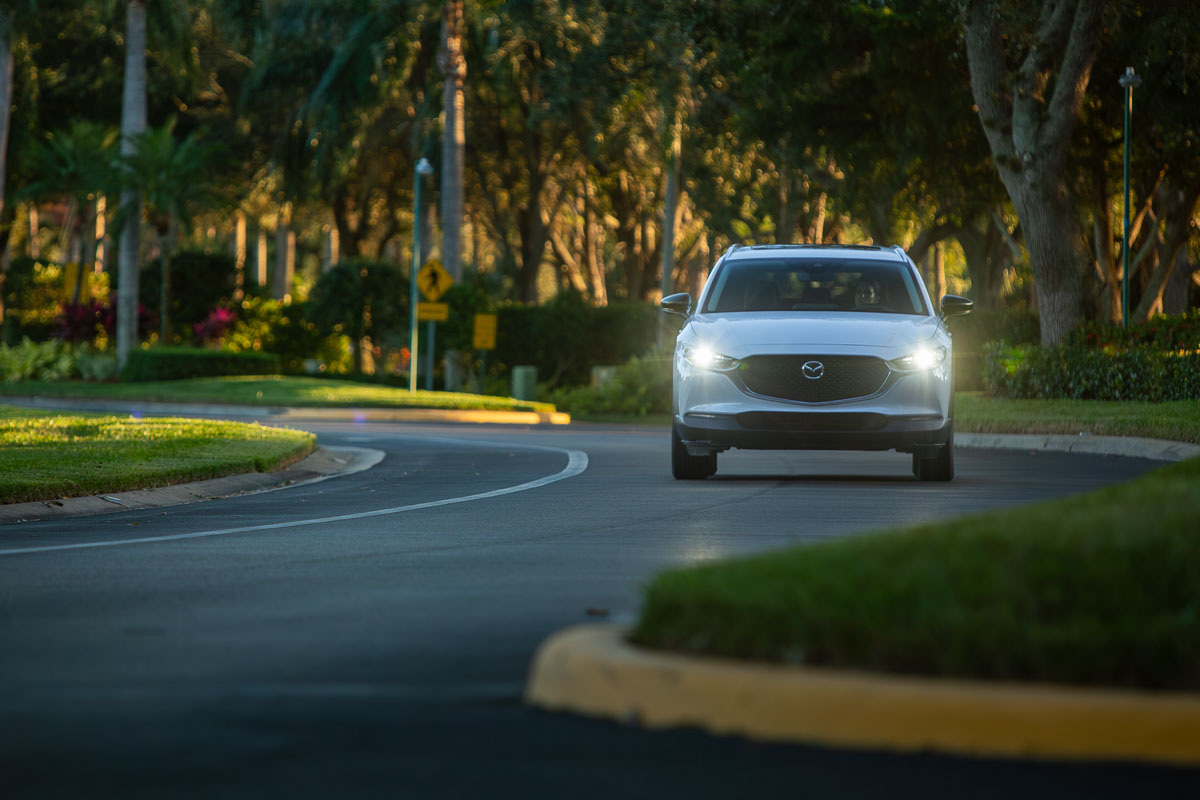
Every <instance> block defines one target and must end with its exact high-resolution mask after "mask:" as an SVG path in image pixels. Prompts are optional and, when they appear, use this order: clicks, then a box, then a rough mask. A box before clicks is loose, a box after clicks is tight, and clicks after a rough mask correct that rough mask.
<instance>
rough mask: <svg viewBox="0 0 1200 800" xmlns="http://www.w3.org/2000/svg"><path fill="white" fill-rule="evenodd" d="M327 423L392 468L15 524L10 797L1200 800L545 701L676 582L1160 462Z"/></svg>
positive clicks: (1089, 769) (1168, 783)
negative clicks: (609, 623) (614, 630)
mask: <svg viewBox="0 0 1200 800" xmlns="http://www.w3.org/2000/svg"><path fill="white" fill-rule="evenodd" d="M305 427H307V428H309V429H311V430H316V431H317V432H318V433H319V435H320V441H321V442H322V443H325V444H344V445H357V446H365V447H375V448H379V449H381V450H384V451H386V453H387V456H386V458H385V459H384V460H383V462H382V463H380V464H379V465H378V466H376V467H375V468H373V469H371V470H369V471H367V472H364V473H360V474H357V475H353V476H347V477H343V478H335V479H331V480H328V481H325V482H322V483H318V484H313V485H311V486H301V487H292V488H289V489H284V490H280V491H275V492H271V493H266V494H260V495H254V496H249V497H242V498H235V499H226V500H217V501H210V502H206V503H198V504H194V505H189V506H180V507H176V508H171V509H167V510H165V511H163V510H154V511H145V512H130V513H120V514H113V515H107V516H103V517H94V518H89V519H74V520H64V521H61V522H53V521H48V522H41V523H25V524H18V525H6V526H3V527H0V796H3V797H53V796H68V797H97V796H118V797H143V796H144V797H163V796H171V797H181V796H204V797H211V796H221V797H230V796H234V797H236V796H247V797H263V796H289V797H290V796H317V797H329V796H385V797H534V798H541V797H546V798H559V797H572V798H578V797H597V798H600V797H603V798H610V797H613V798H623V797H686V798H699V797H783V796H786V797H839V798H858V797H888V798H895V797H923V798H924V797H947V798H984V797H997V798H999V797H1004V798H1008V797H1014V796H1018V795H1019V796H1021V797H1022V798H1023V800H1024V798H1034V797H1047V798H1064V797H1087V798H1102V797H1134V796H1137V797H1155V798H1164V797H1197V796H1200V770H1179V769H1168V768H1157V767H1146V766H1136V765H1122V764H1101V765H1096V764H1091V765H1081V764H1060V763H1048V762H1018V761H1004V760H980V759H968V758H955V757H947V756H940V755H932V754H919V755H897V754H888V753H873V752H858V751H841V750H828V749H823V748H819V747H804V746H782V745H763V744H756V743H752V742H748V741H745V740H741V739H736V738H722V737H711V736H707V735H704V734H701V733H698V732H694V731H675V732H646V731H642V730H639V729H637V728H634V727H629V726H623V725H618V724H614V723H609V722H603V721H596V720H590V719H584V718H579V717H574V716H571V715H565V714H550V713H545V712H541V711H536V710H533V709H529V708H526V707H524V706H523V705H521V703H520V695H521V691H522V688H523V684H524V680H525V677H526V673H527V669H528V666H529V661H530V658H531V656H532V654H533V651H534V649H535V648H536V646H537V645H538V643H539V642H541V640H542V639H543V638H545V636H546V635H548V634H549V633H551V632H553V631H555V630H558V629H560V628H563V627H565V626H568V625H571V624H575V623H578V622H583V621H587V620H588V619H589V614H590V615H592V616H593V617H594V616H595V615H596V614H597V613H598V612H603V613H606V614H607V615H608V617H607V618H608V619H610V620H612V619H615V620H617V621H622V620H628V619H632V617H633V615H634V614H635V613H636V610H637V606H638V601H639V589H640V587H641V585H642V584H643V583H644V581H645V580H646V579H647V578H648V577H649V576H650V575H652V574H653V573H654V572H656V571H658V570H660V569H662V568H664V567H668V566H673V565H677V564H687V563H693V562H698V561H703V560H708V559H713V558H720V557H724V556H728V555H732V554H736V553H749V552H756V551H761V550H766V549H771V548H778V547H783V546H787V545H792V544H800V543H805V542H812V541H817V540H821V539H826V538H829V537H838V536H846V535H853V534H856V533H860V532H864V531H868V530H871V529H876V528H880V527H886V526H890V525H893V524H897V523H905V522H916V521H921V520H928V519H934V518H938V517H946V516H951V515H960V514H964V513H969V512H977V511H982V510H986V509H989V508H995V507H1001V506H1008V505H1012V504H1014V503H1024V502H1032V501H1036V500H1039V499H1043V498H1049V497H1057V496H1063V495H1068V494H1072V493H1077V492H1082V491H1086V490H1089V489H1093V488H1096V487H1099V486H1103V485H1106V484H1110V483H1114V482H1118V481H1122V480H1126V479H1128V478H1130V477H1133V476H1135V475H1138V474H1140V473H1142V472H1144V471H1146V470H1147V469H1150V468H1152V467H1153V466H1155V464H1154V463H1153V462H1148V461H1139V460H1136V459H1127V458H1111V457H1110V458H1102V457H1094V456H1079V455H1063V454H1051V453H1037V454H1030V453H1002V452H994V451H969V450H964V449H961V448H960V450H959V453H958V461H959V464H958V467H959V478H958V479H957V480H955V481H954V482H953V483H951V484H949V485H937V484H928V483H919V482H916V481H915V480H913V479H912V477H911V474H910V472H909V460H908V458H907V457H906V456H902V455H898V454H895V453H880V454H858V453H854V454H839V453H733V454H728V455H726V456H723V457H722V464H721V471H720V473H719V474H718V475H717V476H716V477H715V478H713V479H710V480H708V481H704V482H695V483H693V482H676V481H673V480H671V478H670V474H669V463H668V462H669V458H668V441H667V435H666V433H665V432H664V431H636V430H628V429H621V428H617V427H609V428H603V427H586V426H573V427H571V428H570V429H547V430H524V429H511V428H498V427H483V428H481V427H459V426H424V427H421V426H412V425H383V424H375V425H371V424H353V423H344V424H343V423H320V424H317V423H314V424H312V425H305ZM514 489H518V490H516V491H514ZM472 497H474V499H463V498H472ZM445 501H455V502H445ZM414 506H417V507H416V508H414ZM322 520H323V521H322ZM246 528H255V530H245V529H246ZM134 540H150V541H141V542H137V541H134ZM97 543H101V544H104V545H105V546H101V547H94V546H88V545H94V544H97ZM78 545H85V546H78ZM108 545H112V546H108ZM63 546H68V547H66V548H65V549H49V550H45V551H40V552H39V551H33V552H22V553H12V552H9V553H8V554H5V553H4V551H13V550H23V551H30V550H33V549H35V548H63Z"/></svg>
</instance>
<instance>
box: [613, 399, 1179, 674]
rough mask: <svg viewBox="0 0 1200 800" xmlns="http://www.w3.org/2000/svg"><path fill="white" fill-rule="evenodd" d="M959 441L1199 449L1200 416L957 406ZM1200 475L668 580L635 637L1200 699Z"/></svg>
mask: <svg viewBox="0 0 1200 800" xmlns="http://www.w3.org/2000/svg"><path fill="white" fill-rule="evenodd" d="M957 402H958V408H957V414H956V420H955V422H956V427H957V428H958V429H959V430H966V431H970V430H975V431H997V432H999V431H1002V432H1009V433H1027V432H1041V433H1078V432H1079V431H1090V432H1093V433H1097V434H1109V435H1138V436H1153V437H1157V438H1163V439H1174V440H1181V441H1193V442H1195V441H1200V404H1198V403H1196V402H1184V403H1161V404H1155V403H1101V402H1088V401H1065V400H1064V401H1037V400H995V399H991V398H985V397H981V396H977V395H959V397H958V401H957ZM1197 498H1200V459H1194V460H1192V461H1188V462H1185V463H1182V464H1176V465H1172V466H1169V467H1164V468H1162V469H1159V470H1157V471H1155V472H1152V473H1150V474H1148V475H1146V476H1143V477H1142V478H1139V479H1138V480H1135V481H1132V482H1130V483H1127V484H1124V485H1121V486H1116V487H1112V488H1109V489H1105V490H1102V491H1099V492H1094V493H1090V494H1086V495H1082V496H1078V497H1074V498H1069V499H1066V500H1058V501H1052V502H1047V503H1043V504H1040V505H1036V506H1030V507H1023V508H1016V509H1011V510H1008V511H1003V512H992V513H988V514H983V515H979V516H974V517H967V518H963V519H957V520H951V521H949V522H942V523H937V524H931V525H925V526H921V527H917V528H907V529H899V530H895V531H884V532H880V533H876V534H870V535H866V536H861V537H855V538H850V539H843V540H839V541H836V542H829V543H824V544H819V545H813V546H807V547H800V548H795V549H791V550H786V551H783V552H777V553H769V554H766V555H762V556H757V557H753V558H746V559H739V560H733V561H727V562H721V563H715V564H708V565H703V566H698V567H693V568H688V569H681V570H674V571H671V572H666V573H663V574H661V575H659V576H658V577H657V578H655V579H654V581H653V583H652V584H651V585H650V587H649V588H648V590H647V592H646V602H645V604H644V607H643V610H642V615H641V619H640V621H639V622H638V625H637V628H636V631H635V633H634V638H635V640H636V641H638V642H640V643H642V644H644V645H646V646H649V647H657V648H664V649H669V650H679V651H684V652H691V653H703V654H708V655H716V656H727V657H732V658H743V659H755V660H765V661H774V662H783V663H792V664H809V665H820V666H829V667H839V668H849V669H863V670H877V671H882V672H893V673H903V674H917V675H931V676H947V677H948V676H953V677H962V678H976V679H995V680H1025V681H1050V682H1059V683H1067V684H1083V685H1106V686H1127V687H1141V688H1150V689H1182V690H1187V691H1197V690H1200V524H1198V523H1197V516H1196V514H1197V511H1196V500H1197Z"/></svg>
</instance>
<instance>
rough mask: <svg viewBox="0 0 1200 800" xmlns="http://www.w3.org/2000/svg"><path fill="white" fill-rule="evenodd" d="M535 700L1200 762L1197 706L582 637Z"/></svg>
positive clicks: (736, 722) (1031, 753) (620, 714)
mask: <svg viewBox="0 0 1200 800" xmlns="http://www.w3.org/2000/svg"><path fill="white" fill-rule="evenodd" d="M525 699H526V702H528V703H531V704H533V705H536V706H540V707H543V708H547V709H552V710H565V711H575V712H579V713H583V714H588V715H592V716H600V717H608V718H612V719H617V720H622V721H627V722H637V723H639V724H641V725H644V726H646V727H649V728H668V727H678V726H688V727H699V728H703V729H705V730H708V731H710V732H713V733H719V734H729V733H732V734H739V735H743V736H747V737H750V738H754V739H763V740H773V741H794V742H810V743H818V744H825V745H832V746H838V747H863V748H877V749H892V750H902V751H915V750H939V751H944V752H952V753H965V754H971V755H988V756H1006V757H1014V756H1015V757H1022V756H1027V757H1038V758H1061V759H1086V760H1099V759H1104V760H1114V759H1117V760H1138V761H1159V762H1169V763H1176V764H1200V695H1196V694H1166V693H1162V694H1160V693H1150V692H1136V691H1117V690H1114V691H1105V690H1091V689H1082V688H1065V687H1051V686H1040V685H1018V684H1005V683H986V682H972V681H960V680H940V679H922V678H909V677H891V676H884V675H874V674H868V673H859V672H849V671H838V670H826V669H814V668H808V667H788V666H775V665H768V664H753V663H742V662H735V661H728V660H720V659H713V658H697V657H689V656H682V655H676V654H668V653H659V652H655V651H649V650H645V649H640V648H636V647H634V646H632V645H630V644H628V643H627V642H626V641H625V630H624V629H623V628H621V627H618V626H615V625H582V626H578V627H575V628H570V629H568V630H565V631H562V632H560V633H558V634H556V635H554V636H552V637H551V638H549V639H547V640H546V642H544V643H543V644H542V646H541V648H539V650H538V652H537V654H536V656H535V658H534V665H533V670H532V672H531V674H530V678H529V683H528V685H527V686H526V689H525Z"/></svg>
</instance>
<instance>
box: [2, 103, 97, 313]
mask: <svg viewBox="0 0 1200 800" xmlns="http://www.w3.org/2000/svg"><path fill="white" fill-rule="evenodd" d="M116 141H117V133H116V131H115V130H112V129H110V128H106V127H105V126H104V125H101V124H100V123H96V122H89V121H87V120H75V121H74V122H72V123H71V126H70V127H69V128H67V129H66V130H62V131H52V132H50V133H48V134H46V137H45V138H44V139H43V140H42V141H40V142H37V143H36V144H35V145H34V147H33V151H32V153H31V154H30V167H31V171H32V173H33V174H34V175H36V176H38V179H37V180H36V181H35V182H33V183H31V184H28V185H27V186H25V187H24V188H23V189H22V190H21V191H20V192H19V196H20V197H28V198H31V199H34V200H37V199H42V198H49V197H66V198H67V216H66V220H67V221H66V222H65V223H64V225H63V227H64V231H65V233H66V237H67V241H66V242H65V243H64V244H65V245H66V248H65V249H66V252H67V253H68V254H72V253H75V252H76V251H77V249H78V248H77V247H76V244H77V243H78V240H79V235H78V234H77V233H76V230H75V226H74V225H73V224H72V220H75V219H76V218H78V220H79V221H80V222H81V224H80V225H79V226H78V229H79V230H80V231H84V232H86V231H93V232H94V230H95V219H96V201H97V198H98V197H99V196H100V195H101V194H102V193H103V192H104V190H105V189H106V188H108V186H109V184H110V182H111V180H112V168H111V164H112V161H113V149H114V145H115V144H116ZM93 235H94V234H93ZM83 255H86V252H84V253H83ZM68 260H71V257H70V255H69V256H68ZM80 260H82V259H80ZM82 282H83V269H82V265H81V268H80V270H79V273H78V278H77V280H76V282H75V290H74V298H73V299H74V300H75V301H78V299H79V292H80V289H81V286H82Z"/></svg>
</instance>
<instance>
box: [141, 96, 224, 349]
mask: <svg viewBox="0 0 1200 800" xmlns="http://www.w3.org/2000/svg"><path fill="white" fill-rule="evenodd" d="M174 129H175V121H174V120H173V119H172V120H170V121H168V122H167V123H166V124H165V125H162V126H160V127H157V128H151V129H149V130H147V131H146V132H145V133H142V134H140V135H138V136H137V137H136V138H135V139H134V142H133V149H132V152H131V153H129V154H127V155H124V156H122V158H121V164H122V167H123V169H124V173H125V178H126V180H127V182H128V183H129V184H131V185H133V186H136V187H137V188H138V189H140V191H141V196H142V201H143V202H144V203H145V206H146V209H147V213H148V218H149V221H150V224H151V226H152V227H153V228H154V230H155V232H156V233H157V235H158V245H159V248H158V249H159V254H160V255H159V257H160V259H161V263H162V278H161V282H160V292H161V296H160V299H159V341H161V342H162V343H163V344H168V343H170V341H171V319H170V317H171V255H172V253H173V252H174V250H175V247H176V246H177V243H178V239H179V228H180V225H186V224H187V223H188V222H189V221H190V220H191V218H192V216H193V214H194V213H195V212H196V210H197V209H200V208H206V207H213V206H216V205H217V204H218V203H219V202H220V201H221V200H222V199H223V195H222V193H221V192H220V191H219V190H218V188H217V186H216V184H215V183H214V182H213V180H214V176H215V175H216V172H217V171H216V169H215V166H216V161H217V159H218V158H219V157H220V156H221V151H220V149H219V148H218V147H216V146H214V145H211V144H208V143H207V142H205V141H203V137H202V136H200V135H199V134H197V133H195V132H193V133H191V134H189V135H188V136H187V137H186V138H184V139H183V141H177V140H176V138H175V135H174ZM121 280H122V281H124V280H125V275H124V274H122V276H121Z"/></svg>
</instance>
